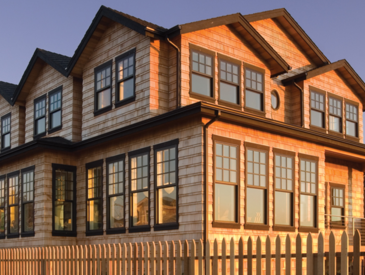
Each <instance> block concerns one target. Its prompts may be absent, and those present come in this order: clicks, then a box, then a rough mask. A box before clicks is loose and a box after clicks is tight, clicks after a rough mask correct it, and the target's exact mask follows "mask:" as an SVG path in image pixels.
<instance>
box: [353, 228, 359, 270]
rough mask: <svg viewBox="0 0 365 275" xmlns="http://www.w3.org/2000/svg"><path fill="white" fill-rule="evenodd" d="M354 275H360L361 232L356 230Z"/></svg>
mask: <svg viewBox="0 0 365 275" xmlns="http://www.w3.org/2000/svg"><path fill="white" fill-rule="evenodd" d="M353 240H354V275H360V270H361V266H360V246H361V235H360V231H359V230H356V232H355V235H354V239H353Z"/></svg>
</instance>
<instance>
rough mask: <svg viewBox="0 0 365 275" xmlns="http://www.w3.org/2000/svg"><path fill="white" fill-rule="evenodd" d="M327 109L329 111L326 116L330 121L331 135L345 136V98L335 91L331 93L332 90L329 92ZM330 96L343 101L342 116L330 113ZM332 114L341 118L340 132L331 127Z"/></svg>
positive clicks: (329, 130) (329, 131)
mask: <svg viewBox="0 0 365 275" xmlns="http://www.w3.org/2000/svg"><path fill="white" fill-rule="evenodd" d="M327 97H328V99H327V110H328V113H326V117H327V121H328V133H329V134H330V135H334V136H338V137H343V136H344V129H345V124H344V121H345V120H344V111H345V109H344V106H345V104H344V98H343V97H340V96H338V95H336V94H333V93H330V92H327ZM330 98H332V99H334V100H338V101H340V102H341V117H339V116H337V115H333V114H331V113H330ZM330 116H334V117H338V118H340V123H341V125H340V130H341V131H340V132H336V131H333V130H331V129H330Z"/></svg>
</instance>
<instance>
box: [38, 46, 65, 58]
mask: <svg viewBox="0 0 365 275" xmlns="http://www.w3.org/2000/svg"><path fill="white" fill-rule="evenodd" d="M37 50H39V51H42V52H44V53H46V54H47V53H50V54H56V55H60V56H63V57H67V58H70V59H71V57H69V56H67V55H64V54H61V53H56V52H51V51H48V50H45V49H41V48H37Z"/></svg>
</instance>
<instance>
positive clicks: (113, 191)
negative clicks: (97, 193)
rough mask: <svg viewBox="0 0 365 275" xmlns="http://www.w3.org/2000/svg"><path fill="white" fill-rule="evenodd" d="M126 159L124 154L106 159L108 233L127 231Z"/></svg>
mask: <svg viewBox="0 0 365 275" xmlns="http://www.w3.org/2000/svg"><path fill="white" fill-rule="evenodd" d="M124 159H125V155H124V154H123V155H120V156H116V157H112V158H108V159H107V160H106V167H107V177H106V180H107V188H106V189H107V233H124V232H125V210H124V203H125V201H124V198H125V195H124V194H125V191H124V173H125V171H124Z"/></svg>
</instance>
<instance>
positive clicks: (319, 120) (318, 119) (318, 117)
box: [311, 110, 324, 128]
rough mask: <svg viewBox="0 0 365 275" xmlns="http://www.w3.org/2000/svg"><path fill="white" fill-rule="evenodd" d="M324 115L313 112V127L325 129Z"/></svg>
mask: <svg viewBox="0 0 365 275" xmlns="http://www.w3.org/2000/svg"><path fill="white" fill-rule="evenodd" d="M323 116H324V113H322V112H318V111H315V110H311V125H314V126H317V127H321V128H324V119H323Z"/></svg>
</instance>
